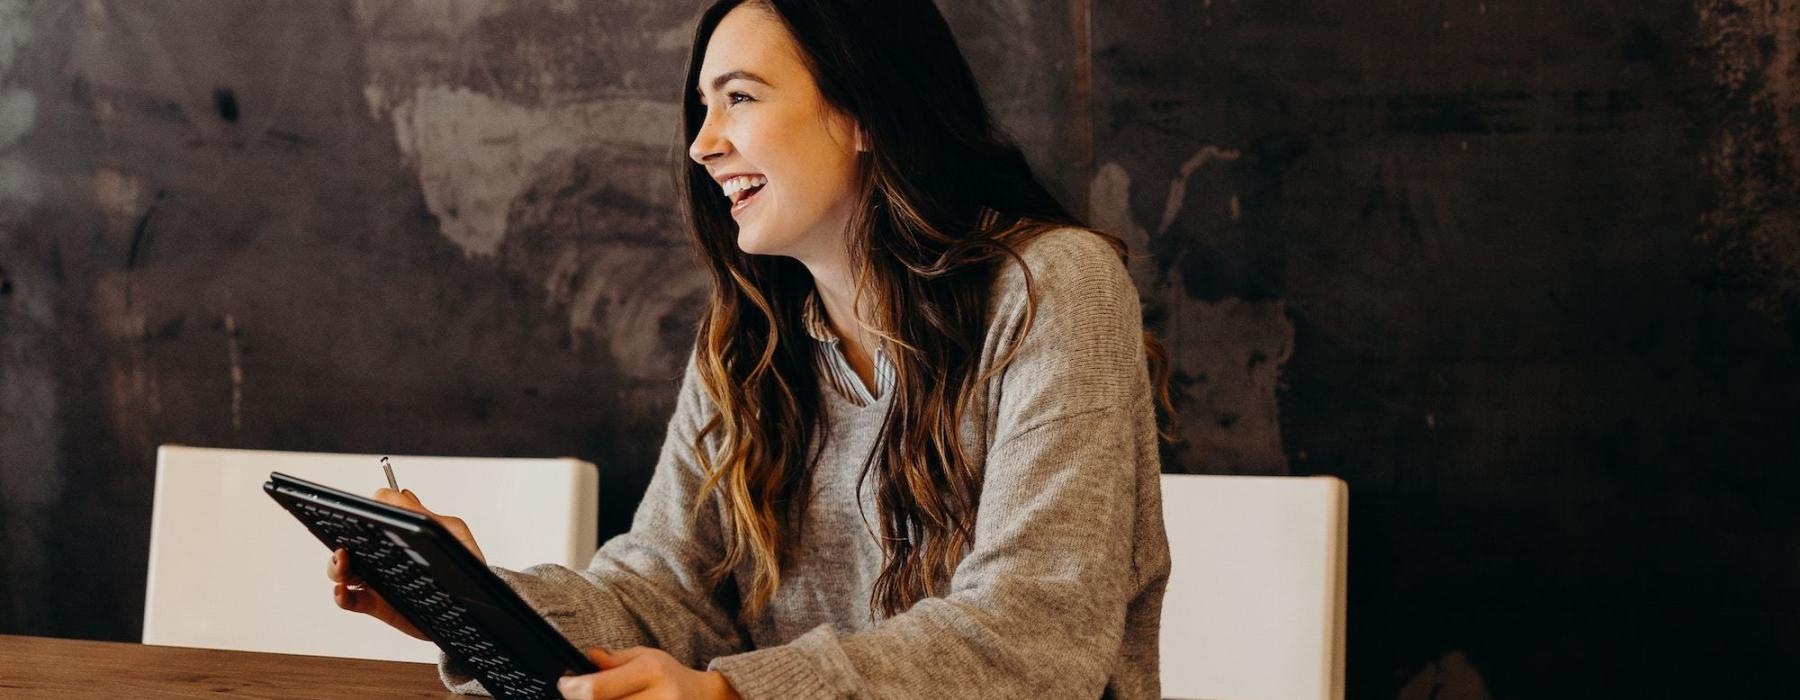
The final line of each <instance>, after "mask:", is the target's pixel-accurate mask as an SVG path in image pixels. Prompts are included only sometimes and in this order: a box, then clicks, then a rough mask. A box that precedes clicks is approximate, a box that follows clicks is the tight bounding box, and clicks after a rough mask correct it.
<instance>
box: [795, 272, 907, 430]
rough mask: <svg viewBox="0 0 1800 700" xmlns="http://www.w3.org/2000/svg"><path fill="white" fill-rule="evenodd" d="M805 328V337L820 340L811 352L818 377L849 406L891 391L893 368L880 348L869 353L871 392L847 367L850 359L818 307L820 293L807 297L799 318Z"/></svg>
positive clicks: (870, 401) (871, 400)
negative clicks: (872, 367)
mask: <svg viewBox="0 0 1800 700" xmlns="http://www.w3.org/2000/svg"><path fill="white" fill-rule="evenodd" d="M801 321H802V323H803V324H804V325H805V326H806V334H807V335H810V336H812V339H813V340H816V341H819V345H818V348H817V350H816V351H814V352H813V358H814V363H815V366H816V367H817V368H818V370H819V378H820V379H822V380H824V382H825V383H826V384H828V385H830V386H831V388H832V389H833V390H835V391H837V393H838V395H839V396H842V397H844V398H845V399H846V400H848V401H849V402H850V403H853V404H856V405H858V406H867V405H869V404H872V403H875V401H876V400H877V399H879V398H881V397H883V396H886V395H887V393H888V391H890V390H892V389H893V388H894V365H893V363H892V362H889V361H888V356H887V353H886V352H883V351H882V350H881V349H880V348H870V349H869V354H870V355H871V356H873V358H874V360H875V390H874V391H872V392H871V391H870V390H869V387H868V385H866V384H863V380H862V377H859V376H857V374H856V370H855V369H854V368H852V367H851V366H850V358H848V357H845V356H844V348H843V345H842V344H841V343H840V342H839V340H840V339H839V338H838V334H837V332H836V331H833V330H831V324H830V323H828V322H826V320H825V312H824V309H822V308H821V307H820V305H819V291H818V290H816V289H815V290H813V292H812V293H811V294H808V295H807V296H806V310H805V313H804V317H803V318H802V319H801Z"/></svg>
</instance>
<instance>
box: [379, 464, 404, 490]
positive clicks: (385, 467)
mask: <svg viewBox="0 0 1800 700" xmlns="http://www.w3.org/2000/svg"><path fill="white" fill-rule="evenodd" d="M381 471H382V472H385V473H386V474H387V479H388V488H390V489H393V490H395V491H399V490H400V482H398V481H394V465H392V464H388V460H387V458H386V457H382V458H381Z"/></svg>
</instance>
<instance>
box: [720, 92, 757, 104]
mask: <svg viewBox="0 0 1800 700" xmlns="http://www.w3.org/2000/svg"><path fill="white" fill-rule="evenodd" d="M739 97H742V98H744V99H743V101H744V102H751V101H753V100H754V98H752V97H750V96H749V95H747V94H745V93H741V92H734V93H731V94H730V95H726V96H725V99H726V100H727V101H729V102H730V103H731V104H737V103H738V98H739Z"/></svg>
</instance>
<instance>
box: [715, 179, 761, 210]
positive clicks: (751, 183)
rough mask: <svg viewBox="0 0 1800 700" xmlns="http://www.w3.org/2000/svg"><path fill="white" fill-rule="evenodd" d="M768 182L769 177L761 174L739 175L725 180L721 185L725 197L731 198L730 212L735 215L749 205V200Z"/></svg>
mask: <svg viewBox="0 0 1800 700" xmlns="http://www.w3.org/2000/svg"><path fill="white" fill-rule="evenodd" d="M768 184H769V179H768V178H766V177H763V176H761V175H740V176H737V177H734V178H731V179H730V180H726V181H725V182H724V184H723V185H722V187H723V189H724V195H725V197H726V198H727V199H730V200H731V213H732V214H733V215H736V214H737V213H738V212H739V211H742V210H743V209H744V208H745V207H748V206H750V200H752V199H755V198H756V195H757V194H759V193H761V192H762V190H763V187H764V186H766V185H768Z"/></svg>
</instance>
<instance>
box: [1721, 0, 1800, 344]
mask: <svg viewBox="0 0 1800 700" xmlns="http://www.w3.org/2000/svg"><path fill="white" fill-rule="evenodd" d="M1697 11H1698V14H1699V20H1700V27H1701V30H1700V31H1701V38H1702V43H1703V44H1705V45H1707V48H1709V49H1710V50H1711V61H1712V66H1713V78H1714V81H1715V83H1716V85H1717V87H1718V89H1719V92H1720V93H1721V95H1722V97H1723V98H1724V101H1725V102H1726V104H1728V105H1730V107H1731V110H1730V112H1729V113H1728V114H1726V115H1724V116H1723V118H1722V119H1721V120H1720V122H1719V123H1718V124H1717V126H1716V127H1715V128H1716V129H1717V131H1716V132H1715V133H1714V135H1713V142H1712V148H1711V152H1710V153H1709V154H1708V158H1707V165H1708V166H1709V168H1710V170H1711V171H1712V174H1713V177H1714V179H1715V181H1716V185H1715V187H1716V189H1717V192H1718V204H1717V206H1716V207H1715V208H1714V209H1713V210H1712V211H1710V212H1708V213H1707V214H1706V215H1705V216H1704V217H1703V218H1702V220H1701V224H1702V225H1701V228H1700V233H1701V237H1702V240H1704V241H1705V242H1707V243H1709V244H1711V245H1712V246H1713V248H1714V249H1715V250H1716V251H1717V254H1718V256H1719V265H1720V266H1721V268H1723V269H1725V270H1728V271H1730V272H1733V273H1736V274H1741V275H1745V276H1747V277H1749V278H1750V280H1752V281H1753V285H1752V289H1751V290H1750V293H1751V303H1752V304H1753V305H1754V306H1756V307H1757V308H1759V309H1761V310H1763V311H1765V312H1771V313H1773V312H1777V311H1779V310H1780V309H1781V308H1782V300H1783V298H1784V297H1785V298H1787V299H1788V300H1789V301H1790V303H1796V304H1800V301H1795V300H1796V298H1797V297H1800V4H1795V3H1792V2H1787V3H1783V2H1775V1H1773V0H1705V1H1703V2H1700V3H1698V5H1697Z"/></svg>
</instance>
